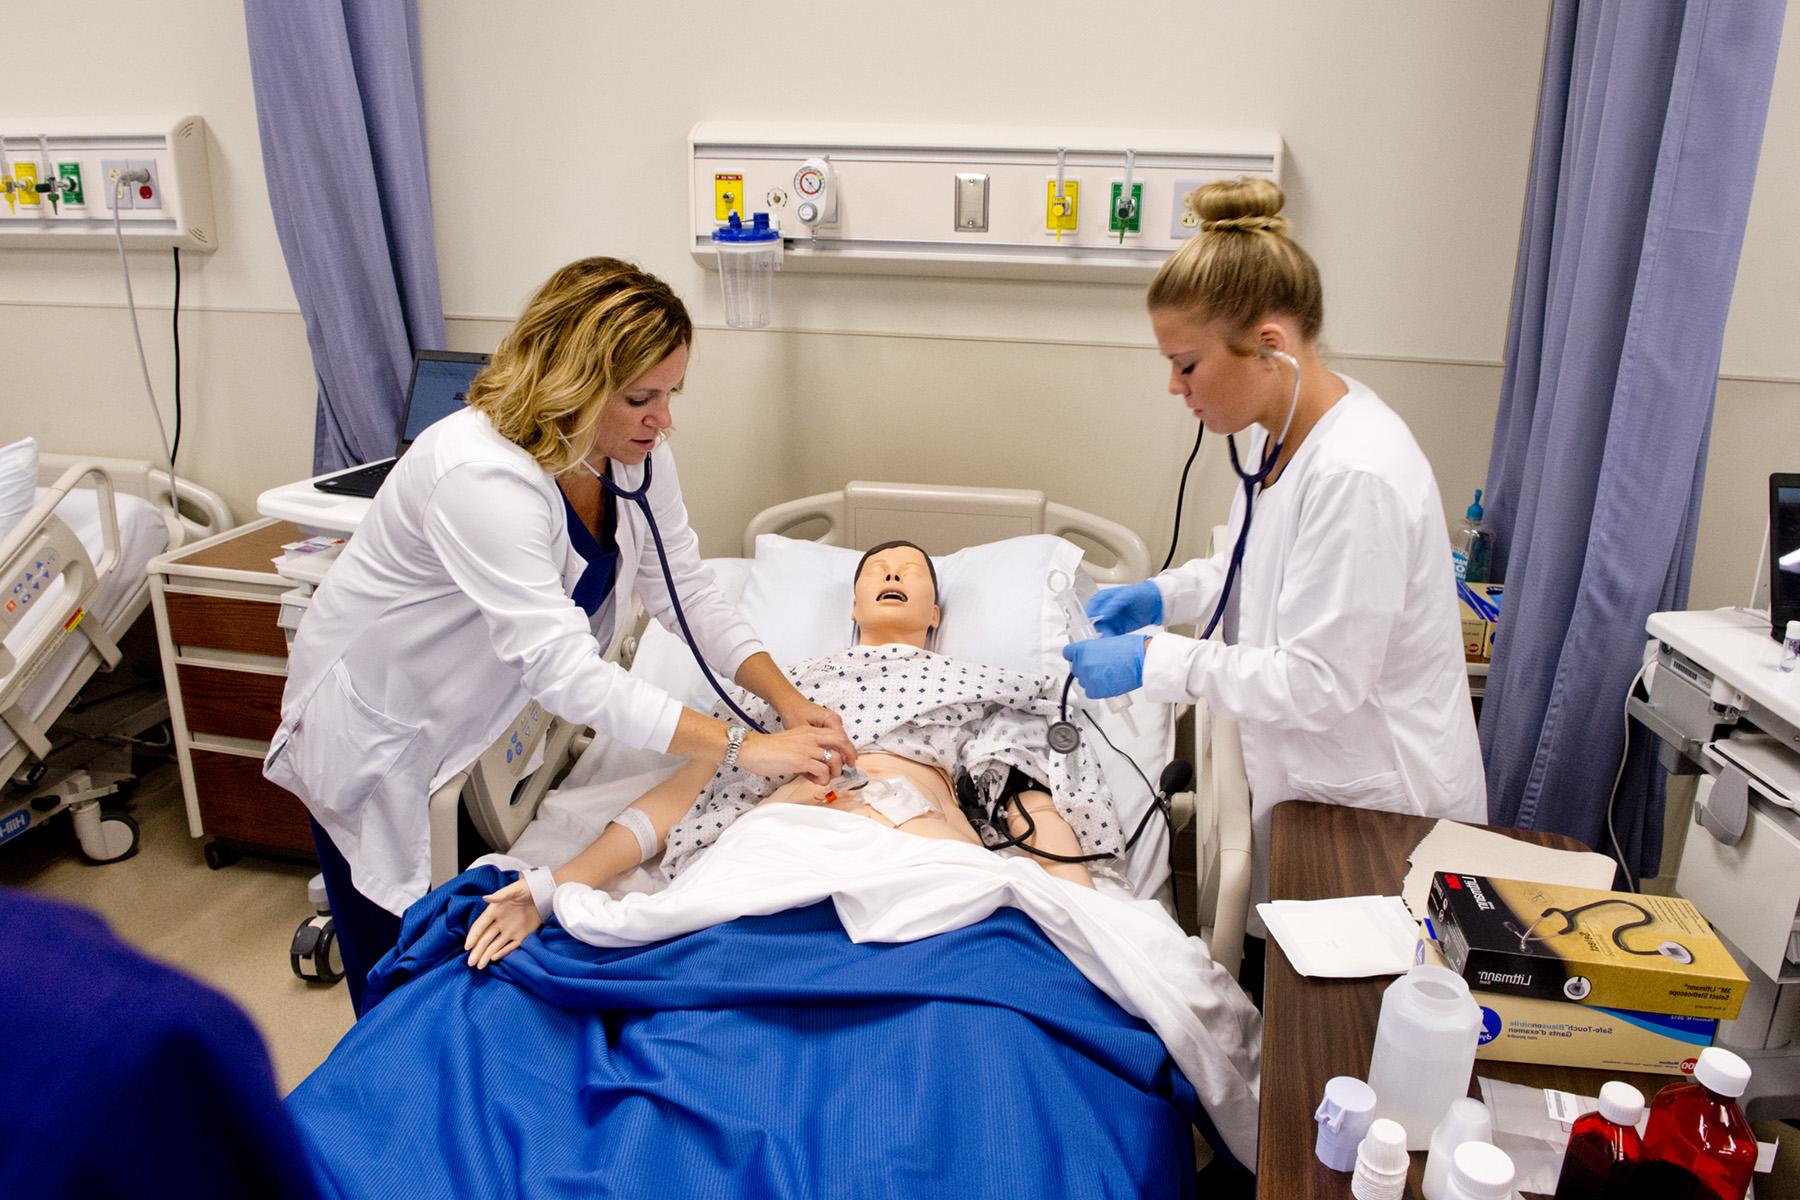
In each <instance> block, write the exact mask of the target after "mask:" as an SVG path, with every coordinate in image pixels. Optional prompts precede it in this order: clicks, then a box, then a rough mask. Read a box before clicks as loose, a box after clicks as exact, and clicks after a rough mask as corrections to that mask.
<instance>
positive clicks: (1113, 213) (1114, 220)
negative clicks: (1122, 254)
mask: <svg viewBox="0 0 1800 1200" xmlns="http://www.w3.org/2000/svg"><path fill="white" fill-rule="evenodd" d="M1124 191H1125V181H1124V180H1123V179H1115V180H1113V185H1112V203H1111V204H1110V205H1108V206H1107V210H1106V212H1107V222H1106V231H1107V232H1108V233H1118V234H1127V233H1142V232H1143V229H1144V185H1143V184H1141V183H1133V184H1132V185H1131V213H1130V215H1129V216H1127V217H1125V218H1124V219H1123V220H1121V219H1120V217H1119V199H1120V197H1121V195H1122V194H1123V192H1124Z"/></svg>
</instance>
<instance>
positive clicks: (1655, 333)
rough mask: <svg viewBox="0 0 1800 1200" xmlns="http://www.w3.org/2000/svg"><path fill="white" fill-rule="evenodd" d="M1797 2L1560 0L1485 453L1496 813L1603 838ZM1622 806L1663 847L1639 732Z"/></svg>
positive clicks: (1628, 829)
mask: <svg viewBox="0 0 1800 1200" xmlns="http://www.w3.org/2000/svg"><path fill="white" fill-rule="evenodd" d="M1784 7H1785V0H1655V2H1653V3H1643V2H1641V0H1556V2H1555V4H1554V7H1553V8H1552V11H1551V16H1550V29H1549V36H1548V48H1547V51H1546V57H1545V64H1544V82H1543V93H1542V96H1541V99H1540V102H1539V111H1538V127H1537V138H1536V144H1535V147H1534V150H1533V157H1532V165H1531V177H1530V185H1529V189H1528V192H1527V197H1526V212H1525V223H1524V231H1523V234H1522V237H1521V239H1520V246H1519V261H1518V269H1517V273H1516V275H1515V279H1514V289H1513V301H1512V319H1511V328H1510V330H1509V333H1508V337H1507V350H1506V373H1505V378H1504V382H1503V385H1502V396H1501V402H1500V415H1499V420H1498V422H1497V426H1496V429H1495V433H1494V448H1493V454H1492V458H1491V460H1490V462H1489V466H1488V483H1489V490H1490V494H1491V495H1492V497H1493V500H1492V508H1491V509H1490V513H1491V515H1492V520H1493V523H1494V527H1495V535H1496V536H1495V555H1496V559H1495V562H1496V567H1497V571H1501V572H1504V574H1503V575H1501V574H1497V575H1496V578H1504V579H1505V580H1506V598H1505V602H1504V605H1503V608H1502V613H1501V624H1500V639H1499V642H1498V645H1497V648H1496V654H1495V660H1494V664H1493V667H1492V669H1491V672H1490V674H1489V676H1488V683H1487V696H1486V699H1485V701H1484V704H1483V713H1482V723H1481V746H1482V751H1483V753H1484V755H1485V757H1486V760H1487V778H1488V804H1489V810H1490V814H1491V819H1492V820H1493V821H1494V823H1496V824H1501V825H1511V826H1516V827H1520V828H1526V829H1539V830H1548V831H1554V832H1558V833H1566V834H1570V835H1572V836H1574V837H1576V838H1579V839H1581V840H1582V841H1584V842H1586V843H1587V844H1589V845H1591V846H1594V847H1596V848H1602V849H1605V848H1609V840H1610V839H1609V837H1608V833H1607V800H1608V796H1609V795H1610V793H1611V791H1612V785H1613V777H1614V773H1615V771H1616V770H1617V769H1618V764H1619V755H1620V752H1621V749H1622V742H1623V738H1624V722H1623V709H1624V701H1625V694H1626V689H1627V687H1628V685H1629V684H1630V682H1631V679H1632V676H1633V675H1634V673H1635V672H1636V671H1637V669H1638V665H1639V662H1640V660H1641V654H1642V649H1643V645H1644V639H1645V633H1644V621H1645V619H1646V617H1648V616H1649V614H1650V613H1652V612H1655V611H1659V610H1666V609H1676V608H1681V607H1684V606H1685V605H1686V603H1687V593H1688V572H1689V569H1690V565H1691V562H1692V557H1693V547H1694V531H1695V526H1696V523H1697V518H1698V514H1699V506H1700V491H1701V482H1702V475H1703V469H1704V464H1705V461H1706V446H1707V438H1708V434H1709V431H1710V427H1711V422H1712V407H1713V394H1714V390H1715V387H1716V383H1717V376H1718V368H1719V352H1720V343H1721V340H1722V338H1723V335H1724V327H1725V315H1726V309H1727V307H1728V306H1729V303H1730V299H1731V288H1732V282H1733V279H1734V277H1735V275H1736V272H1737V263H1738V254H1739V251H1740V249H1741V248H1742V245H1743V233H1744V220H1745V214H1746V212H1747V211H1748V209H1749V205H1750V189H1751V184H1752V182H1753V181H1754V179H1755V175H1756V163H1757V157H1758V153H1759V151H1760V148H1761V145H1762V134H1763V121H1764V118H1765V116H1766V115H1767V113H1768V106H1769V89H1770V83H1771V79H1772V77H1773V75H1774V69H1775V54H1776V49H1777V46H1778V44H1779V40H1780V34H1781V23H1782V15H1783V9H1784ZM1634 740H1635V741H1636V742H1637V743H1639V745H1637V746H1635V747H1634V749H1633V755H1632V759H1633V761H1632V763H1631V764H1630V770H1629V771H1628V773H1627V775H1626V780H1625V784H1624V786H1623V787H1622V788H1621V790H1620V794H1619V798H1618V801H1617V804H1616V807H1615V811H1614V816H1613V825H1614V828H1615V829H1616V831H1617V835H1618V841H1619V844H1620V846H1621V848H1622V851H1623V855H1624V859H1625V861H1626V862H1627V863H1629V864H1631V865H1632V867H1633V869H1634V871H1633V873H1634V874H1637V873H1646V872H1653V871H1654V870H1655V867H1656V865H1657V863H1658V861H1659V860H1660V858H1661V853H1662V793H1661V778H1660V773H1659V772H1657V771H1656V770H1655V768H1654V766H1653V763H1652V759H1651V755H1650V754H1649V747H1648V746H1647V745H1644V744H1643V743H1647V742H1648V741H1649V740H1650V739H1649V738H1648V736H1646V735H1642V734H1641V731H1640V736H1639V737H1637V738H1636V739H1634Z"/></svg>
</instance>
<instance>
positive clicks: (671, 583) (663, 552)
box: [582, 456, 769, 733]
mask: <svg viewBox="0 0 1800 1200" xmlns="http://www.w3.org/2000/svg"><path fill="white" fill-rule="evenodd" d="M582 466H584V467H587V469H588V470H589V471H590V472H591V473H592V474H593V476H594V478H595V479H598V480H599V481H600V486H601V487H603V488H605V489H606V490H607V491H609V492H611V493H612V494H613V495H614V496H616V497H618V498H619V499H621V500H629V501H630V502H631V503H633V504H635V505H637V507H638V511H639V512H641V513H643V514H644V523H645V524H646V525H648V526H649V527H650V537H651V540H652V541H654V542H655V543H656V563H657V565H658V566H659V567H661V568H662V577H663V585H664V586H665V587H667V588H668V589H669V603H670V605H671V606H673V607H674V609H675V620H676V622H677V623H678V624H679V625H680V626H681V636H682V638H683V640H685V641H686V642H687V647H688V653H690V654H692V655H693V656H694V664H695V665H696V666H698V667H699V668H700V674H702V675H704V676H706V682H707V683H708V684H710V685H711V686H712V690H713V691H715V692H717V693H718V696H719V699H721V700H723V701H724V702H725V707H726V708H729V709H730V710H731V711H732V712H734V713H736V714H737V718H738V720H740V721H742V722H743V723H744V724H745V725H746V726H747V727H749V728H751V729H754V730H755V731H756V732H758V733H767V732H769V731H768V730H767V729H765V728H763V726H762V724H761V723H760V722H758V721H757V720H756V719H755V718H753V717H752V716H751V715H750V714H749V713H747V712H745V711H744V710H743V709H741V708H739V707H738V705H737V701H735V700H733V699H732V698H731V697H730V696H729V695H727V694H726V691H725V689H724V688H723V687H722V686H720V684H719V681H718V679H717V678H715V677H714V675H713V673H712V668H711V667H709V666H707V664H706V656H705V655H704V654H702V653H700V643H699V641H698V640H696V639H695V637H694V631H693V630H692V629H691V628H689V626H688V619H687V613H686V612H685V611H684V610H683V609H682V607H681V593H680V592H679V591H678V590H676V587H675V573H674V572H673V571H671V570H670V569H669V551H668V549H667V547H665V546H664V545H663V537H662V530H661V529H659V528H657V524H656V515H655V514H654V513H653V512H651V511H650V459H649V457H648V456H646V457H645V458H644V481H643V482H642V483H640V484H638V486H637V487H636V488H635V489H633V490H627V489H625V488H622V487H620V486H619V485H618V484H616V483H614V482H613V481H612V480H611V479H609V478H607V477H606V476H605V475H602V474H601V473H600V472H599V471H595V470H594V468H593V466H592V464H590V463H589V462H588V461H587V460H586V459H583V460H582Z"/></svg>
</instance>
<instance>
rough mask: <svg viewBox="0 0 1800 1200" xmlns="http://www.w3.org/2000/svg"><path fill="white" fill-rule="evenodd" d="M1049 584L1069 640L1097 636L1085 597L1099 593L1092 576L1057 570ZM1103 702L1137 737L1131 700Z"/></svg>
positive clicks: (1116, 698)
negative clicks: (1067, 630) (1060, 611)
mask: <svg viewBox="0 0 1800 1200" xmlns="http://www.w3.org/2000/svg"><path fill="white" fill-rule="evenodd" d="M1049 584H1050V592H1051V594H1052V595H1053V596H1055V597H1056V603H1057V604H1058V605H1059V606H1060V607H1061V608H1062V611H1063V619H1064V620H1065V621H1067V622H1068V626H1069V640H1070V641H1071V642H1085V641H1088V640H1089V639H1091V638H1096V637H1099V636H1100V631H1099V630H1097V629H1095V628H1094V623H1093V622H1092V621H1091V620H1089V619H1088V615H1087V601H1088V598H1089V597H1091V596H1092V595H1093V594H1094V593H1095V592H1096V591H1098V590H1099V589H1098V587H1097V586H1096V585H1095V583H1094V579H1093V576H1091V575H1089V574H1088V573H1087V572H1086V571H1077V572H1075V574H1074V575H1073V576H1071V575H1070V574H1069V573H1068V572H1067V571H1064V570H1062V569H1061V568H1057V569H1056V570H1053V571H1051V572H1050V578H1049ZM1075 686H1076V687H1077V688H1079V687H1080V686H1081V684H1080V683H1079V682H1077V683H1076V685H1075ZM1084 699H1085V696H1084ZM1103 703H1105V705H1106V707H1107V709H1108V710H1109V711H1111V712H1113V713H1116V714H1117V715H1118V717H1119V719H1120V720H1122V721H1124V722H1125V728H1127V729H1129V730H1130V731H1131V734H1132V736H1133V737H1136V736H1137V722H1135V721H1133V720H1132V719H1131V701H1129V700H1127V699H1126V698H1125V697H1123V696H1113V697H1110V698H1109V699H1107V700H1105V701H1104V702H1103Z"/></svg>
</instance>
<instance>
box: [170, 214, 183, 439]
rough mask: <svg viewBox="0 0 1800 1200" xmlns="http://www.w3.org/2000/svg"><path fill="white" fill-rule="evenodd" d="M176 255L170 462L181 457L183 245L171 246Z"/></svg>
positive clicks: (171, 332)
mask: <svg viewBox="0 0 1800 1200" xmlns="http://www.w3.org/2000/svg"><path fill="white" fill-rule="evenodd" d="M169 253H170V254H172V255H174V257H175V303H174V306H173V309H172V311H171V312H170V315H169V337H170V340H171V341H173V342H174V343H175V441H174V444H172V445H171V446H170V447H169V463H170V465H171V466H173V465H174V463H175V461H176V460H177V459H179V458H180V457H181V247H180V246H171V247H170V248H169Z"/></svg>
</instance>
